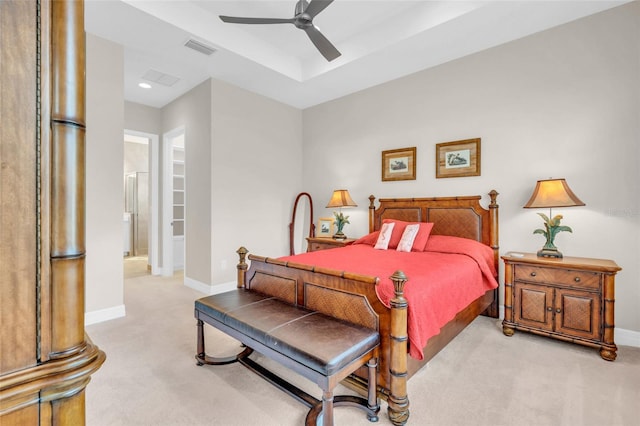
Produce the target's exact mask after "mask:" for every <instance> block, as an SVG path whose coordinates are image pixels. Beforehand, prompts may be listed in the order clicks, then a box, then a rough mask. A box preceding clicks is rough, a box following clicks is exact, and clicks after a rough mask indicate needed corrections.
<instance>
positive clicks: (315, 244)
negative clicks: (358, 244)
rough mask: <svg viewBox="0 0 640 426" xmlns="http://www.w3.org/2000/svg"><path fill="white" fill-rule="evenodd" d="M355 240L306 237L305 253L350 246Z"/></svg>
mask: <svg viewBox="0 0 640 426" xmlns="http://www.w3.org/2000/svg"><path fill="white" fill-rule="evenodd" d="M355 240H356V239H355V238H346V239H344V240H335V239H333V238H327V237H307V251H318V250H327V249H332V248H338V247H344V246H348V245H349V244H352V243H353V242H354V241H355Z"/></svg>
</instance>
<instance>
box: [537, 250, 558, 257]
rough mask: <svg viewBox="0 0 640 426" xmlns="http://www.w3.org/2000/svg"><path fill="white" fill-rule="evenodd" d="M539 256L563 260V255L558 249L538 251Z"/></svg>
mask: <svg viewBox="0 0 640 426" xmlns="http://www.w3.org/2000/svg"><path fill="white" fill-rule="evenodd" d="M537 255H538V257H553V258H556V259H562V253H560V252H559V251H558V249H548V248H543V249H540V250H539V251H538V253H537Z"/></svg>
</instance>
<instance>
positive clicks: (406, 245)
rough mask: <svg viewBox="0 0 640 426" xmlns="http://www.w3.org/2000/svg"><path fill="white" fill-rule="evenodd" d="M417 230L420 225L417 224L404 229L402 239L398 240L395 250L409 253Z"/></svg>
mask: <svg viewBox="0 0 640 426" xmlns="http://www.w3.org/2000/svg"><path fill="white" fill-rule="evenodd" d="M419 230H420V224H418V223H416V224H414V225H407V227H406V228H404V232H403V233H402V238H400V242H399V243H398V248H396V250H397V251H406V252H410V251H411V247H413V241H414V240H415V239H416V236H417V235H418V231H419Z"/></svg>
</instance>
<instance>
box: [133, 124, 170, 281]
mask: <svg viewBox="0 0 640 426" xmlns="http://www.w3.org/2000/svg"><path fill="white" fill-rule="evenodd" d="M124 135H125V140H127V141H128V142H134V141H132V140H128V139H127V135H130V136H133V137H135V138H146V139H147V140H148V145H149V176H150V178H151V180H150V182H151V191H150V192H149V234H148V235H149V264H150V265H151V275H160V274H162V268H160V266H159V261H160V259H159V257H158V253H159V252H160V245H159V239H160V228H159V220H158V219H159V218H160V210H159V208H158V203H159V200H160V179H159V176H160V175H159V171H160V155H159V144H160V138H159V136H158V135H156V134H153V133H145V132H139V131H137V130H129V129H124Z"/></svg>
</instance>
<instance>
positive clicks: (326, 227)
mask: <svg viewBox="0 0 640 426" xmlns="http://www.w3.org/2000/svg"><path fill="white" fill-rule="evenodd" d="M332 236H333V218H332V217H321V218H320V219H318V228H316V237H326V238H331V237H332Z"/></svg>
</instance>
